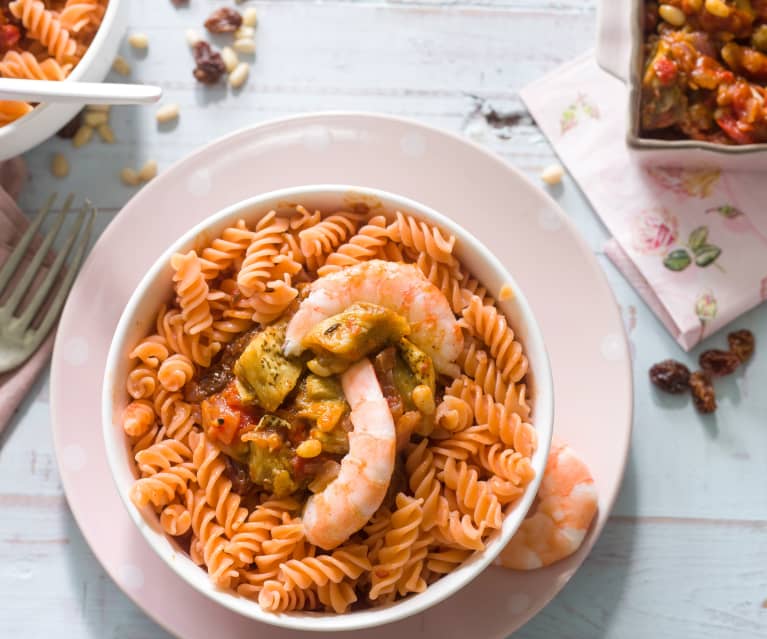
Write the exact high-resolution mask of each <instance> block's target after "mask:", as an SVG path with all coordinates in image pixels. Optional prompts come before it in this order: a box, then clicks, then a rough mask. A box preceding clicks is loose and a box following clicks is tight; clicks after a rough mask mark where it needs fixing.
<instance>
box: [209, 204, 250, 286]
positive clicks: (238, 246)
mask: <svg viewBox="0 0 767 639" xmlns="http://www.w3.org/2000/svg"><path fill="white" fill-rule="evenodd" d="M256 237H257V233H255V232H254V231H251V230H250V229H249V228H248V227H247V225H246V224H245V220H242V219H240V220H237V222H236V223H235V225H234V226H229V227H227V228H225V229H224V230H223V231H222V232H221V236H220V237H217V238H216V239H214V240H213V241H212V242H211V243H210V246H207V247H205V248H204V249H202V253H201V254H200V267H201V270H202V275H203V277H204V278H205V279H206V280H212V279H215V278H216V277H218V276H219V275H220V274H221V273H223V272H224V271H226V270H228V269H229V268H232V267H233V266H238V265H239V264H241V263H242V260H243V259H245V254H246V252H247V250H248V247H249V246H250V245H251V244H252V243H253V241H254V240H255V239H256Z"/></svg>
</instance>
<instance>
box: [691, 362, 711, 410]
mask: <svg viewBox="0 0 767 639" xmlns="http://www.w3.org/2000/svg"><path fill="white" fill-rule="evenodd" d="M690 391H691V392H692V401H693V403H694V404H695V408H697V409H698V412H701V413H713V412H714V411H715V410H716V393H715V392H714V385H713V384H712V383H711V378H710V377H709V376H708V374H707V373H705V372H703V371H695V372H694V373H693V374H692V375H690Z"/></svg>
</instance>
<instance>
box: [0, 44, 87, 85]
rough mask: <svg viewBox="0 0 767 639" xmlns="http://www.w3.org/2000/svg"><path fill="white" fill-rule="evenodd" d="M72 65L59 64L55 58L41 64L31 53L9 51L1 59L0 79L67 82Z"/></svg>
mask: <svg viewBox="0 0 767 639" xmlns="http://www.w3.org/2000/svg"><path fill="white" fill-rule="evenodd" d="M71 70H72V65H71V64H63V65H62V64H59V63H58V62H56V60H54V59H53V58H48V59H47V60H43V61H42V62H39V61H38V60H37V58H36V57H35V56H33V55H32V54H31V53H29V51H22V52H21V53H19V52H18V51H7V52H6V53H5V55H4V56H3V57H2V59H0V77H4V78H20V79H24V80H59V81H61V80H65V79H66V77H67V76H68V75H69V72H70V71H71Z"/></svg>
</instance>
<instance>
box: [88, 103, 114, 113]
mask: <svg viewBox="0 0 767 639" xmlns="http://www.w3.org/2000/svg"><path fill="white" fill-rule="evenodd" d="M111 108H112V106H111V105H110V104H89V105H87V106H86V107H85V110H86V111H90V112H91V113H109V110H110V109H111Z"/></svg>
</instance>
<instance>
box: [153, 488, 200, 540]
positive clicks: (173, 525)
mask: <svg viewBox="0 0 767 639" xmlns="http://www.w3.org/2000/svg"><path fill="white" fill-rule="evenodd" d="M187 495H189V496H190V497H189V498H187V504H186V505H184V504H169V505H168V506H165V508H163V509H162V513H160V525H161V526H162V529H163V530H164V531H165V533H166V534H168V535H170V536H171V537H180V536H181V535H185V534H186V533H187V532H189V530H190V529H191V527H192V508H193V506H194V498H193V497H192V491H191V490H189V491H187Z"/></svg>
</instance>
